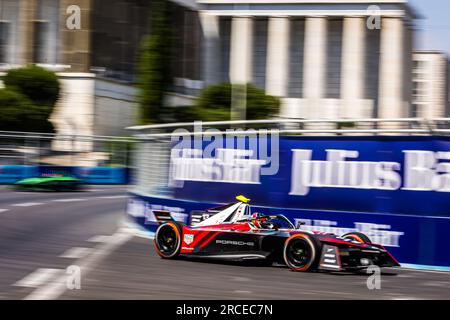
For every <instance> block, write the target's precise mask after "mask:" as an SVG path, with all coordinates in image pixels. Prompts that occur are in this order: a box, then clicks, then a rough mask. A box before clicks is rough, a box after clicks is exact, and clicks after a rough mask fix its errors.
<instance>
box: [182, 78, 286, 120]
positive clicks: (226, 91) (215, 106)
mask: <svg viewBox="0 0 450 320" xmlns="http://www.w3.org/2000/svg"><path fill="white" fill-rule="evenodd" d="M231 89H232V86H231V84H230V83H221V84H217V85H212V86H209V87H207V88H205V89H204V90H203V91H202V93H201V95H200V96H199V97H198V99H197V100H196V104H195V106H192V107H179V108H176V109H177V110H176V111H175V114H174V117H175V118H176V120H177V121H194V120H202V121H227V120H230V118H231V113H230V112H231V93H232V90H231ZM279 108H280V99H279V98H277V97H274V96H270V95H267V94H266V93H265V92H264V90H261V89H259V88H257V87H255V86H253V85H251V84H249V85H247V96H246V119H247V120H256V119H268V118H270V117H272V116H274V115H276V114H278V112H279Z"/></svg>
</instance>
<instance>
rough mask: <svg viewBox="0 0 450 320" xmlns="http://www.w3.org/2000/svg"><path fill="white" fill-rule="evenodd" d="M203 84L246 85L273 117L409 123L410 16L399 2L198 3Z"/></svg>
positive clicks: (237, 0)
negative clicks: (277, 105) (270, 99)
mask: <svg viewBox="0 0 450 320" xmlns="http://www.w3.org/2000/svg"><path fill="white" fill-rule="evenodd" d="M197 3H199V6H200V16H201V21H202V26H203V34H204V38H205V39H204V41H205V51H204V59H203V70H204V76H203V79H204V81H205V83H206V84H211V83H215V82H219V81H224V80H229V81H231V82H233V83H253V84H255V85H257V86H259V87H261V88H263V89H265V90H266V91H267V92H268V93H269V94H272V95H275V96H279V97H281V98H282V101H283V105H282V111H281V116H284V117H295V118H315V119H320V118H371V117H380V118H399V117H407V116H409V115H410V112H411V111H410V103H411V65H412V38H413V22H414V18H415V14H414V13H413V12H412V10H411V8H410V7H409V6H408V5H407V3H406V1H403V0H399V1H391V0H386V1H372V0H360V1H354V0H347V1H346V0H342V1H305V0H287V1H283V2H282V3H280V2H279V1H267V0H198V1H197Z"/></svg>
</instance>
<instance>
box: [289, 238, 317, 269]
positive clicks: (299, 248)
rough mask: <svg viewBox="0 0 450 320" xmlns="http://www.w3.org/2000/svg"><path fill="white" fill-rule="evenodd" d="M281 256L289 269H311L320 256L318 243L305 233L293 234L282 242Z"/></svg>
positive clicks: (314, 266)
mask: <svg viewBox="0 0 450 320" xmlns="http://www.w3.org/2000/svg"><path fill="white" fill-rule="evenodd" d="M283 258H284V262H285V263H286V265H287V266H288V267H289V268H290V269H291V270H294V271H301V272H305V271H312V270H314V269H315V268H316V267H317V264H318V261H319V258H320V245H319V244H318V243H317V241H316V240H315V239H314V238H312V237H309V236H308V235H306V234H301V233H299V234H294V235H293V236H291V237H289V238H288V239H287V240H286V241H285V243H284V248H283Z"/></svg>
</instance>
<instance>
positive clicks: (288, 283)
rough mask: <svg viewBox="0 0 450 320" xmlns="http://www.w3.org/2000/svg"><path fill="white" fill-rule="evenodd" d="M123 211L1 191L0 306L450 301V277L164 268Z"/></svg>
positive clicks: (219, 265)
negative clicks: (372, 278) (23, 302)
mask: <svg viewBox="0 0 450 320" xmlns="http://www.w3.org/2000/svg"><path fill="white" fill-rule="evenodd" d="M125 204H126V188H125V187H122V186H92V187H90V188H89V189H88V190H87V191H84V192H64V193H47V192H25V193H24V192H16V191H11V190H9V189H8V188H6V187H3V186H0V299H450V272H437V271H418V270H407V269H398V270H384V271H383V273H382V275H381V289H379V290H378V289H373V290H369V289H368V287H367V279H368V275H367V274H365V273H361V274H351V273H348V274H347V273H322V272H317V273H298V272H292V271H289V270H288V269H287V268H285V267H284V266H269V267H268V266H264V265H259V264H255V263H245V264H242V263H224V262H213V261H204V260H203V261H202V260H189V259H182V260H164V259H161V258H159V256H158V255H157V254H156V253H155V251H154V248H153V244H152V242H151V240H150V239H147V238H142V237H137V236H134V235H133V234H132V233H131V232H130V230H129V229H124V228H123V219H124V209H125ZM70 266H77V267H79V268H80V269H79V270H80V271H81V276H80V282H79V284H80V288H79V289H77V288H76V287H77V286H75V287H74V286H72V287H70V286H69V287H68V286H67V277H68V276H69V275H68V273H67V272H68V270H69V269H68V267H69V268H70ZM69 282H70V281H69ZM70 283H72V284H73V283H74V282H70Z"/></svg>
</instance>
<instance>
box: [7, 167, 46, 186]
mask: <svg viewBox="0 0 450 320" xmlns="http://www.w3.org/2000/svg"><path fill="white" fill-rule="evenodd" d="M38 174H39V169H38V167H36V166H20V165H4V166H0V184H10V183H14V182H16V181H18V180H21V179H25V178H30V177H35V176H37V175H38Z"/></svg>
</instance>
